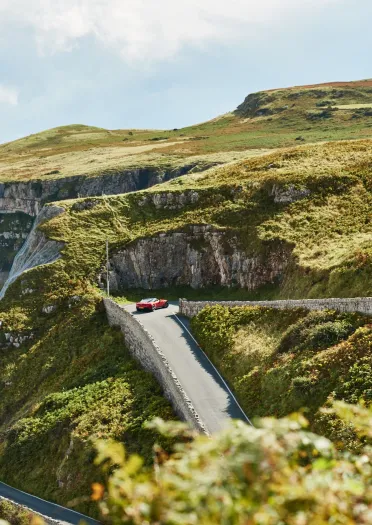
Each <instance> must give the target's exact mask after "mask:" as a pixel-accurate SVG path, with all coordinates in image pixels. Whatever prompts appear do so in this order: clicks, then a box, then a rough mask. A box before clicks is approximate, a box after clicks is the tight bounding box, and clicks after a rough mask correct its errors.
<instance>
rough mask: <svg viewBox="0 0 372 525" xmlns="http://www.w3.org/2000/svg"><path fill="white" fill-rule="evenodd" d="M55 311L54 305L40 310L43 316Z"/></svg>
mask: <svg viewBox="0 0 372 525" xmlns="http://www.w3.org/2000/svg"><path fill="white" fill-rule="evenodd" d="M56 310H57V306H56V305H55V304H49V305H45V306H43V308H42V312H43V314H51V313H53V312H55V311H56Z"/></svg>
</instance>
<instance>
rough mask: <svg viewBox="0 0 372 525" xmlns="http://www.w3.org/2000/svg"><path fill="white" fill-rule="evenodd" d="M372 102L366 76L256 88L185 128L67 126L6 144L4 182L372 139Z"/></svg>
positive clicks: (1, 161)
mask: <svg viewBox="0 0 372 525" xmlns="http://www.w3.org/2000/svg"><path fill="white" fill-rule="evenodd" d="M371 107H372V81H371V80H365V81H359V82H345V83H335V84H326V85H318V86H309V87H301V88H290V89H277V90H272V91H264V92H259V93H254V94H252V95H249V96H248V97H247V98H246V100H245V101H244V102H243V103H242V104H241V105H240V106H239V107H238V108H237V110H236V111H234V112H231V113H227V114H226V115H222V116H220V117H217V118H215V119H213V120H211V121H209V122H205V123H202V124H198V125H195V126H189V127H186V128H181V129H172V130H135V129H132V130H106V129H102V128H96V127H92V126H84V125H71V126H63V127H59V128H54V129H51V130H47V131H44V132H42V133H37V134H35V135H30V136H29V137H26V138H24V139H20V140H17V141H15V142H11V143H8V144H3V145H2V146H0V181H10V180H29V179H37V178H42V179H55V178H61V177H64V176H71V175H81V174H86V173H87V174H90V175H92V176H93V175H95V174H101V173H103V172H106V171H108V172H111V171H120V170H125V169H129V168H133V167H134V166H137V167H138V166H144V165H152V166H154V165H157V164H159V165H163V164H166V165H169V166H172V167H174V166H179V165H183V164H184V163H185V162H186V161H187V159H190V158H193V157H196V160H197V161H199V162H200V163H205V164H208V163H210V162H211V161H216V162H218V163H225V162H229V161H234V160H238V159H239V158H242V157H244V156H248V157H249V156H252V154H258V153H260V152H262V153H264V152H265V151H266V150H270V149H273V148H280V147H289V146H293V145H296V144H298V143H303V142H304V143H312V142H319V141H330V140H344V139H361V138H370V137H372V109H371ZM217 153H218V154H220V156H219V157H215V156H214V155H215V154H217Z"/></svg>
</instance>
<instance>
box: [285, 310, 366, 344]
mask: <svg viewBox="0 0 372 525" xmlns="http://www.w3.org/2000/svg"><path fill="white" fill-rule="evenodd" d="M364 323H365V318H364V317H363V316H360V315H358V314H350V313H347V314H342V313H339V312H334V311H328V312H327V311H325V312H310V313H309V314H308V315H307V316H306V317H305V318H303V319H301V320H300V321H298V322H297V323H295V324H294V325H291V326H290V327H289V328H288V330H287V331H286V332H285V333H284V335H283V337H282V340H281V342H280V344H279V347H278V352H288V351H290V352H298V351H301V350H323V349H325V348H328V347H329V346H333V345H335V344H337V343H339V342H341V341H344V340H345V339H347V338H348V336H349V335H351V334H352V333H353V332H355V330H356V328H358V327H359V326H361V325H362V324H364Z"/></svg>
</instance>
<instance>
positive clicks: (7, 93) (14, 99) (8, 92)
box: [0, 84, 18, 106]
mask: <svg viewBox="0 0 372 525" xmlns="http://www.w3.org/2000/svg"><path fill="white" fill-rule="evenodd" d="M0 104H9V105H10V106H16V105H17V104H18V91H17V90H16V89H14V88H12V87H9V86H5V85H4V84H0Z"/></svg>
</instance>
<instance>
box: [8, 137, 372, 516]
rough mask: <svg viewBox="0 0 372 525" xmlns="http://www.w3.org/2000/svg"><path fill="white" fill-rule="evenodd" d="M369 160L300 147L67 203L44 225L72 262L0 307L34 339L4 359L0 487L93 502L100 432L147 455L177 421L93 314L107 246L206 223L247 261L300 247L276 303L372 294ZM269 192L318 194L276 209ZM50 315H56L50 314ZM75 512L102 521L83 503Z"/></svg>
mask: <svg viewBox="0 0 372 525" xmlns="http://www.w3.org/2000/svg"><path fill="white" fill-rule="evenodd" d="M370 153H371V142H370V141H359V142H349V143H334V144H325V145H319V146H302V147H299V148H295V149H290V150H284V151H281V152H275V153H272V154H271V155H269V156H266V157H261V158H256V159H251V160H248V161H244V162H239V163H236V164H234V165H231V166H229V167H226V168H219V169H213V170H210V171H208V172H205V173H204V174H202V175H201V174H199V175H191V176H188V177H184V178H181V179H179V180H177V181H173V182H172V183H168V184H167V185H162V186H159V187H156V188H152V189H151V190H148V191H144V192H138V193H133V194H127V195H119V196H113V197H100V198H92V199H85V201H87V202H89V203H90V204H93V206H92V207H90V206H89V207H88V208H87V209H81V203H82V202H84V200H79V201H77V202H79V206H76V201H66V202H62V203H60V205H62V206H63V207H64V208H65V213H63V214H61V215H59V216H58V217H55V218H54V219H53V220H51V221H49V222H48V223H46V224H44V225H42V226H41V228H42V229H43V230H44V231H45V232H46V233H47V235H48V236H50V237H52V238H55V239H60V240H63V241H64V242H65V243H66V245H65V248H64V250H63V258H62V259H60V260H59V261H57V262H56V263H54V264H52V265H48V266H45V267H40V268H36V269H34V270H31V271H29V272H27V273H26V274H24V276H23V277H22V279H19V280H18V281H16V282H15V283H14V284H13V285H12V286H11V287H10V288H9V290H8V292H7V294H6V297H5V299H4V300H3V301H2V302H1V305H0V306H1V310H2V312H1V313H0V318H1V320H2V321H3V327H4V329H3V331H2V335H0V340H1V339H2V341H3V342H4V337H5V336H4V333H5V332H13V333H14V334H16V335H19V334H21V335H28V334H30V333H31V332H32V333H33V334H34V339H33V340H31V341H26V342H25V343H23V344H22V345H21V346H20V348H18V349H15V348H13V349H11V350H9V349H5V350H2V351H1V352H2V355H1V361H0V396H1V400H2V402H1V407H0V408H1V413H0V424H1V427H0V432H2V434H1V436H2V437H1V443H0V455H1V459H0V476H1V478H2V479H4V481H8V482H9V483H13V484H14V485H16V486H18V487H20V488H22V489H25V490H29V491H31V492H36V493H37V494H39V495H41V496H43V497H46V498H50V499H55V500H57V501H59V502H61V503H66V502H67V501H70V500H71V499H73V498H75V497H77V496H82V495H86V494H87V493H88V492H89V481H88V480H91V479H92V478H94V477H95V474H94V472H93V467H92V464H91V459H92V454H91V447H90V445H89V443H88V442H87V439H88V435H89V434H90V433H91V432H93V433H98V434H99V435H102V436H114V437H116V438H118V439H121V440H123V441H124V443H125V444H126V445H127V447H128V448H129V449H130V450H139V451H141V452H142V453H144V454H145V456H147V458H148V459H150V456H151V452H150V450H151V443H152V440H153V436H152V435H151V433H147V431H146V432H145V431H143V429H142V423H143V422H144V421H145V420H147V419H149V418H151V417H152V416H155V415H163V416H165V417H166V418H169V417H172V413H171V411H170V408H169V405H168V404H167V403H166V402H165V401H164V399H163V398H162V397H161V392H160V391H159V389H158V388H157V386H156V383H155V381H154V380H153V379H152V378H151V377H149V376H148V375H147V374H146V373H144V372H143V371H141V370H139V368H138V366H137V365H135V364H134V363H133V361H132V360H130V359H129V357H128V355H127V354H126V353H125V350H124V348H123V344H122V340H121V336H120V334H118V333H115V332H113V331H112V330H111V329H109V328H108V327H107V325H106V323H105V319H104V317H103V314H102V313H101V312H99V311H97V310H96V308H97V305H98V304H99V298H98V295H97V291H96V290H95V289H94V288H93V287H92V286H91V284H90V283H94V282H95V279H96V275H97V272H98V271H99V269H100V268H101V266H102V264H103V261H104V256H105V253H104V250H105V238H106V236H108V238H109V241H110V250H115V249H116V248H118V247H120V246H122V245H123V244H125V243H127V242H130V241H134V240H135V239H136V238H140V237H143V236H148V235H152V234H154V233H157V232H164V231H172V230H175V229H180V228H181V229H182V228H187V225H189V224H200V223H210V224H214V225H215V226H216V227H218V228H222V229H225V230H226V231H227V233H228V234H231V235H236V236H238V237H239V239H240V241H241V243H242V245H243V246H244V247H245V249H246V250H247V252H248V253H262V254H263V257H264V254H265V253H266V250H267V249H268V246H270V245H273V246H275V245H276V244H277V243H285V244H287V245H288V247H290V248H291V249H293V254H294V255H293V264H292V268H291V271H289V272H288V273H287V274H286V275H284V276H283V280H282V282H281V283H280V285H279V284H277V285H276V286H273V288H272V290H271V291H270V293H271V296H273V297H275V296H276V297H286V296H287V295H291V296H294V297H296V296H301V295H303V296H314V295H319V296H320V295H325V296H327V295H331V294H332V295H340V296H348V295H359V294H363V295H364V294H367V293H370V289H369V288H368V286H370V285H371V278H370V276H371V263H370V257H371V243H370V235H371V224H370V209H371V205H370V202H371V201H370V199H371V197H370V193H369V192H370V181H371V173H370V166H369V157H370ZM274 187H275V188H276V189H277V190H278V189H279V190H280V191H281V190H286V189H288V187H295V188H302V189H303V188H304V187H306V188H307V189H309V190H310V191H311V193H310V195H308V196H307V197H306V198H303V199H302V200H299V201H297V202H294V203H286V204H285V203H284V204H280V203H279V204H275V203H274V200H273V196H272V191H273V188H274ZM163 191H169V192H176V193H185V192H186V193H187V191H194V192H195V191H197V192H198V194H199V200H198V202H197V203H196V204H189V205H186V206H184V207H183V208H182V209H180V210H171V209H167V210H166V209H156V208H155V206H154V205H153V204H152V202H151V200H149V196H150V197H151V195H152V194H153V193H154V192H163ZM87 231H89V235H87ZM263 261H264V258H263ZM30 290H33V292H30ZM183 292H184V291H183ZM220 292H221V291H220ZM205 293H206V295H208V293H207V292H205ZM257 293H258V294H259V293H262V294H264V293H266V291H261V292H260V291H258V292H257ZM182 295H184V293H182ZM73 296H77V297H78V298H79V299H80V300H79V301H78V302H77V303H76V304H74V301H72V303H71V298H72V297H73ZM220 297H221V295H220ZM70 304H72V305H71V307H70V306H69V305H70ZM45 305H53V306H55V307H56V310H55V311H54V312H53V313H52V314H49V315H45V314H43V313H42V308H43V306H45ZM149 400H151V403H150V404H149ZM71 438H72V440H71ZM71 444H72V447H73V448H72V452H71V453H70V455H69V458H68V459H66V460H65V456H66V452H67V451H68V450H69V447H70V445H71ZM15 465H16V468H15ZM58 480H59V481H61V482H62V483H60V484H59V485H58V483H57V481H58ZM80 508H81V510H84V511H89V512H94V508H93V507H92V506H91V504H88V503H83V502H82V503H81V504H80Z"/></svg>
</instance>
